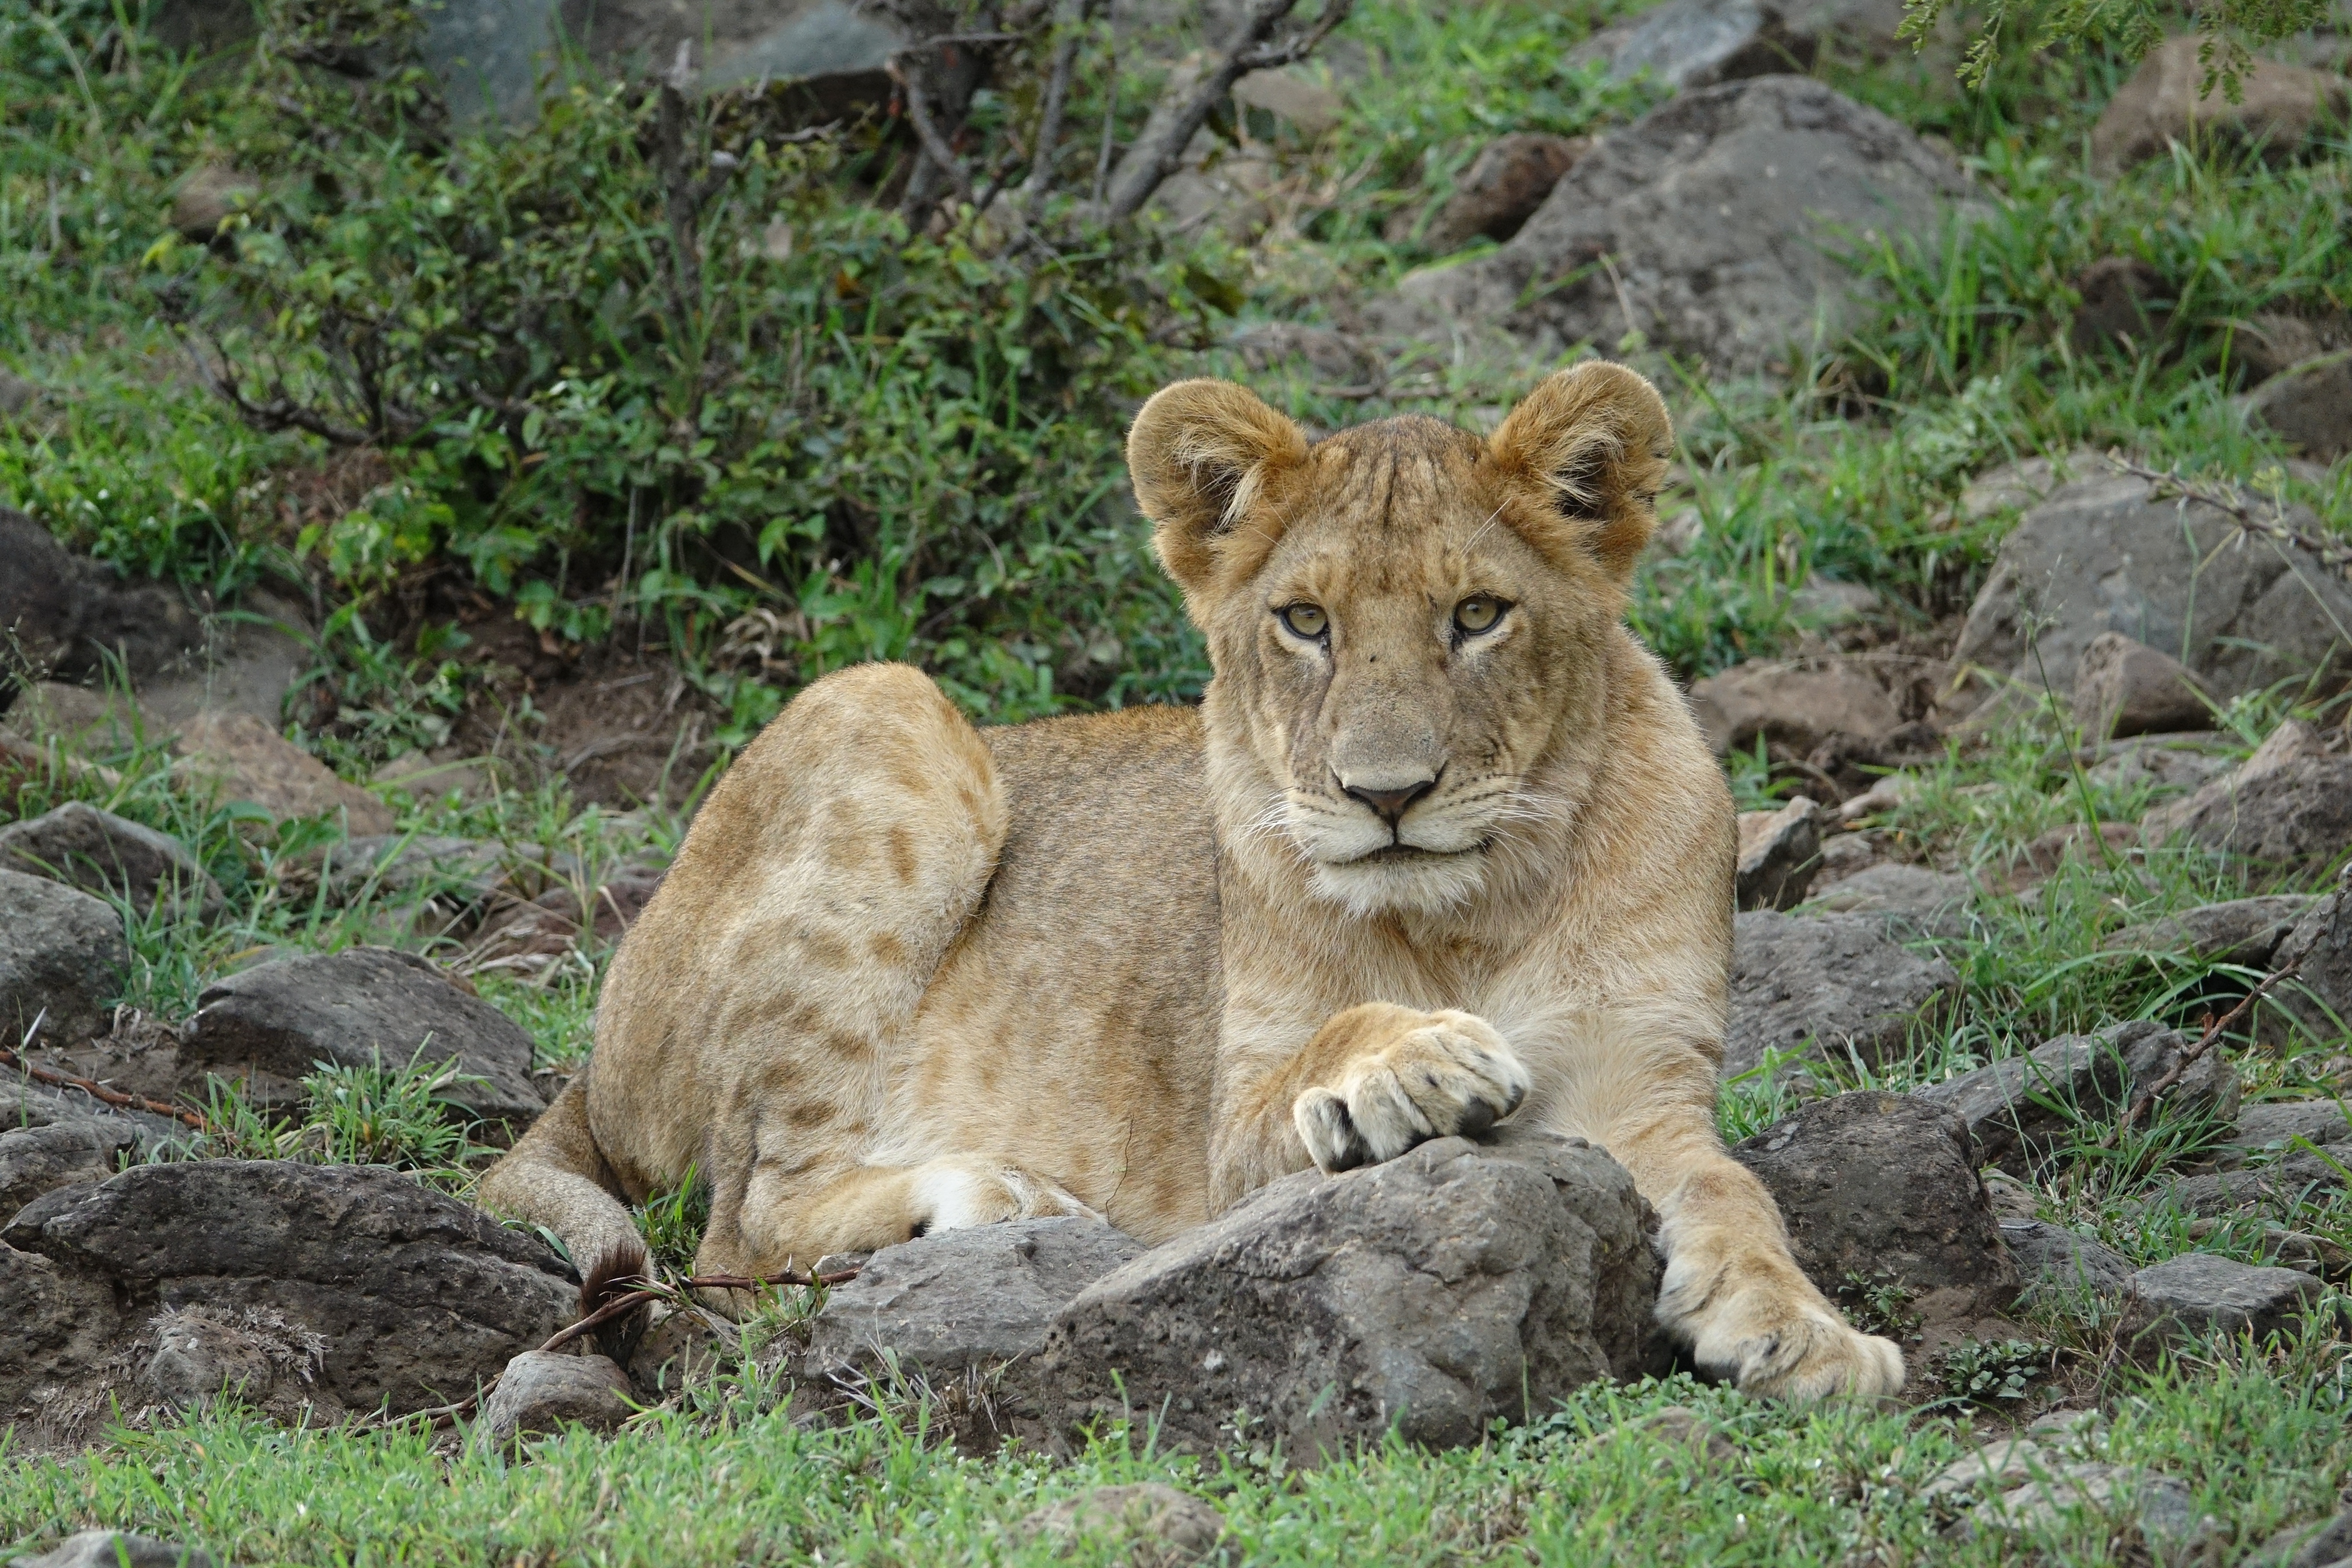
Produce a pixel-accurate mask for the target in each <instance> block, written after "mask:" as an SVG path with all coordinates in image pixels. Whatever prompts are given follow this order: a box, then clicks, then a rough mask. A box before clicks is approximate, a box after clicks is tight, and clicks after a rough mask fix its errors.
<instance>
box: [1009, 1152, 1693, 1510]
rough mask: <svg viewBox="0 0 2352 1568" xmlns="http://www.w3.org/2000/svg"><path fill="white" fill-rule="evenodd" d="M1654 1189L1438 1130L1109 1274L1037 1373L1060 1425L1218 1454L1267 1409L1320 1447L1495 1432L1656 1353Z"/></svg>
mask: <svg viewBox="0 0 2352 1568" xmlns="http://www.w3.org/2000/svg"><path fill="white" fill-rule="evenodd" d="M1648 1225H1649V1215H1648V1212H1647V1205H1644V1204H1643V1202H1642V1200H1641V1198H1640V1196H1639V1195H1638V1194H1636V1193H1635V1192H1634V1189H1633V1179H1632V1178H1631V1177H1630V1176H1629V1175H1627V1174H1626V1173H1625V1172H1624V1171H1623V1169H1622V1167H1620V1166H1619V1165H1617V1164H1616V1163H1615V1162H1613V1161H1612V1160H1611V1159H1610V1158H1609V1157H1608V1156H1607V1155H1605V1154H1603V1153H1601V1152H1600V1151H1598V1150H1596V1149H1593V1148H1591V1147H1590V1146H1589V1145H1587V1144H1585V1143H1583V1142H1581V1141H1580V1140H1568V1139H1557V1138H1550V1137H1547V1136H1545V1135H1542V1134H1539V1133H1529V1132H1523V1131H1512V1132H1511V1133H1509V1134H1507V1135H1506V1136H1505V1137H1503V1138H1501V1139H1499V1140H1498V1141H1497V1142H1496V1144H1494V1145H1492V1146H1488V1147H1480V1146H1478V1145H1475V1144H1472V1143H1469V1142H1465V1140H1462V1139H1459V1138H1442V1139H1435V1140H1433V1141H1431V1142H1427V1143H1423V1144H1422V1145H1421V1146H1420V1147H1419V1148H1417V1149H1414V1150H1412V1152H1408V1153H1406V1154H1404V1155H1402V1156H1401V1157H1399V1158H1397V1159H1395V1160H1391V1161H1389V1162H1388V1163H1384V1164H1380V1165H1373V1166H1370V1167H1367V1168H1365V1169H1362V1170H1358V1171H1351V1172H1349V1173H1346V1174H1344V1175H1340V1176H1334V1177H1326V1176H1323V1175H1321V1174H1318V1173H1315V1172H1312V1171H1308V1172H1302V1173H1299V1174H1297V1175H1295V1176H1289V1177H1286V1178H1284V1179H1283V1180H1281V1181H1278V1182H1275V1183H1273V1184H1269V1185H1267V1186H1265V1187H1263V1188H1261V1189H1259V1190H1258V1191H1257V1192H1256V1193H1255V1194H1251V1195H1250V1196H1249V1197H1247V1198H1244V1200H1243V1201H1242V1202H1241V1203H1240V1204H1239V1205H1236V1206H1235V1207H1234V1208H1233V1209H1231V1210H1229V1211H1228V1212H1226V1213H1225V1214H1223V1215H1220V1216H1219V1217H1218V1218H1216V1219H1214V1220H1213V1221H1211V1222H1210V1223H1209V1224H1207V1225H1205V1226H1201V1227H1199V1228H1198V1229H1196V1230H1193V1231H1191V1232H1188V1233H1187V1234H1185V1235H1183V1236H1181V1237H1178V1238H1177V1239H1175V1240H1174V1241H1171V1242H1169V1243H1168V1244H1166V1245H1165V1246H1162V1247H1158V1248H1156V1249H1154V1250H1153V1251H1150V1252H1148V1253H1146V1254H1144V1255H1143V1256H1142V1257H1140V1258H1137V1259H1135V1260H1134V1261H1133V1262H1131V1263H1129V1264H1128V1265H1126V1266H1125V1267H1124V1268H1120V1269H1118V1271H1117V1272H1115V1273H1113V1274H1110V1275H1108V1277H1106V1278H1104V1279H1101V1280H1098V1281H1097V1282H1096V1283H1095V1284H1094V1285H1093V1286H1091V1287H1089V1288H1088V1289H1087V1291H1086V1292H1085V1293H1084V1294H1083V1295H1081V1296H1080V1297H1079V1298H1078V1299H1077V1300H1076V1301H1075V1302H1073V1303H1072V1304H1071V1305H1070V1307H1069V1308H1068V1310H1066V1311H1065V1312H1064V1313H1063V1314H1062V1317H1061V1319H1060V1321H1057V1322H1056V1323H1055V1325H1054V1329H1053V1331H1052V1332H1051V1333H1050V1334H1049V1335H1048V1336H1047V1338H1046V1341H1045V1347H1044V1348H1043V1349H1042V1350H1040V1351H1039V1352H1037V1353H1036V1354H1035V1355H1034V1357H1032V1358H1031V1359H1030V1360H1028V1361H1027V1362H1024V1363H1017V1366H1016V1371H1017V1372H1018V1373H1020V1374H1021V1376H1022V1384H1023V1387H1024V1391H1025V1392H1026V1393H1027V1395H1028V1397H1029V1399H1030V1401H1031V1403H1032V1404H1033V1405H1034V1407H1035V1408H1036V1409H1037V1411H1038V1412H1039V1414H1040V1415H1041V1417H1042V1419H1043V1420H1044V1422H1045V1426H1046V1429H1047V1431H1048V1433H1049V1434H1050V1435H1052V1436H1053V1437H1054V1438H1055V1439H1056V1440H1062V1439H1066V1438H1068V1437H1069V1436H1071V1435H1073V1434H1075V1433H1076V1432H1077V1431H1079V1430H1080V1429H1082V1428H1085V1427H1087V1426H1091V1425H1094V1424H1096V1423H1098V1422H1102V1421H1106V1420H1113V1419H1118V1418H1120V1417H1122V1416H1123V1415H1128V1414H1129V1413H1130V1412H1131V1413H1132V1414H1133V1415H1135V1417H1136V1418H1138V1419H1139V1420H1150V1421H1154V1422H1156V1423H1158V1424H1159V1432H1160V1443H1161V1445H1162V1446H1163V1447H1173V1448H1176V1449H1178V1450H1181V1451H1185V1452H1206V1451H1210V1450H1213V1449H1215V1448H1218V1447H1223V1446H1224V1445H1226V1444H1227V1443H1229V1442H1231V1441H1232V1426H1233V1424H1234V1422H1235V1421H1236V1420H1237V1419H1241V1420H1244V1421H1245V1423H1246V1424H1247V1425H1248V1426H1249V1430H1250V1434H1251V1440H1253V1441H1268V1442H1273V1441H1278V1442H1280V1443H1281V1445H1282V1447H1283V1451H1284V1453H1285V1454H1286V1455H1287V1456H1289V1457H1290V1458H1292V1459H1293V1460H1294V1461H1296V1462H1303V1463H1310V1464H1311V1463H1315V1462H1317V1461H1318V1459H1320V1458H1328V1457H1331V1456H1333V1455H1336V1454H1339V1453H1343V1452H1346V1451H1348V1450H1349V1449H1352V1448H1354V1447H1357V1446H1359V1445H1361V1444H1366V1443H1376V1442H1378V1441H1380V1440H1381V1438H1382V1436H1385V1435H1386V1434H1387V1433H1388V1432H1389V1431H1390V1430H1391V1427H1393V1428H1394V1429H1395V1430H1397V1431H1398V1432H1400V1433H1401V1434H1402V1436H1403V1437H1404V1438H1405V1439H1406V1440H1407V1441H1409V1442H1412V1443H1416V1444H1422V1445H1426V1446H1430V1447H1452V1446H1458V1445H1463V1444H1470V1443H1475V1442H1477V1441H1478V1440H1479V1439H1480V1436H1481V1435H1482V1434H1483V1433H1484V1431H1485V1430H1486V1425H1487V1423H1488V1422H1489V1421H1491V1420H1493V1419H1495V1418H1496V1417H1504V1418H1508V1419H1512V1420H1521V1419H1525V1418H1527V1417H1528V1416H1529V1415H1535V1414H1538V1413H1540V1412H1542V1411H1544V1410H1546V1409H1549V1407H1550V1404H1551V1401H1552V1400H1554V1399H1555V1398H1558V1397H1559V1396H1561V1395H1563V1394H1566V1393H1568V1391H1570V1389H1573V1388H1576V1387H1578V1386H1580V1385H1581V1384H1585V1383H1588V1382H1591V1380H1593V1379H1594V1378H1600V1377H1624V1376H1630V1375H1632V1374H1633V1373H1635V1372H1636V1371H1638V1370H1639V1368H1640V1366H1641V1364H1642V1356H1643V1341H1644V1339H1645V1337H1646V1335H1647V1331H1648V1327H1649V1319H1650V1314H1651V1311H1652V1309H1653V1306H1654V1301H1655V1300H1656V1290H1657V1269H1658V1265H1657V1259H1656V1257H1655V1255H1654V1252H1653V1251H1652V1248H1651V1243H1650V1239H1649V1235H1648Z"/></svg>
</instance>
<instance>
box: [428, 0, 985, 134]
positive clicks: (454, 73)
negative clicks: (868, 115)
mask: <svg viewBox="0 0 2352 1568" xmlns="http://www.w3.org/2000/svg"><path fill="white" fill-rule="evenodd" d="M950 30H952V29H950V28H946V27H941V28H938V29H936V31H940V32H946V31H950ZM908 36H909V33H908V29H907V28H906V27H904V26H902V25H901V24H900V23H899V22H898V20H897V19H896V18H895V17H894V16H893V15H892V14H891V12H890V11H889V10H887V9H885V8H881V7H872V6H859V5H849V4H845V3H844V0H784V3H783V4H781V5H752V4H741V3H736V0H711V3H709V4H701V5H682V4H677V3H674V0H596V3H589V0H455V3H453V4H451V5H446V6H444V7H441V8H438V9H436V10H435V11H434V12H433V13H432V14H431V15H430V16H429V18H428V21H427V25H426V27H425V37H424V39H423V41H422V44H421V46H420V50H419V52H420V54H421V55H422V57H423V58H424V60H425V64H426V66H427V67H428V68H430V69H431V70H432V71H433V73H434V75H435V76H436V78H437V79H439V80H440V82H441V85H442V88H443V90H444V91H445V92H446V94H447V95H448V99H449V102H450V106H451V108H452V110H454V111H455V112H456V113H457V115H458V116H459V118H460V119H461V120H465V121H478V120H482V119H499V120H504V121H508V122H509V123H513V124H520V123H527V122H528V121H530V120H532V119H533V118H535V117H536V115H537V113H538V84H539V79H540V78H541V75H542V73H544V72H545V71H547V70H548V69H549V68H550V67H551V66H552V65H554V64H555V63H556V61H557V56H558V47H557V40H558V38H559V37H562V38H565V39H568V40H570V41H571V42H572V44H573V46H574V47H576V48H577V49H578V50H579V51H580V58H584V60H585V62H586V63H587V65H588V66H589V67H590V68H593V70H595V71H597V72H601V73H604V74H608V75H614V76H635V75H643V74H647V73H652V72H667V71H668V70H669V69H670V68H671V67H672V66H673V65H674V64H675V63H676V62H677V58H678V57H679V51H680V46H684V47H685V50H686V58H687V60H688V65H689V68H690V70H691V72H692V79H693V80H694V81H695V82H696V84H697V85H698V86H700V87H702V88H705V89H712V88H721V87H735V86H740V85H742V84H746V83H751V82H758V81H790V80H798V79H811V78H814V79H826V78H836V77H845V76H879V75H880V74H881V70H882V67H883V65H884V63H885V62H886V61H887V60H888V58H890V56H891V55H892V54H893V53H895V52H896V51H898V49H900V48H903V47H905V46H906V43H907V40H908ZM558 79H559V80H561V79H562V74H561V73H559V75H558ZM884 85H885V90H886V91H887V79H885V84H884ZM969 90H970V89H966V91H967V93H968V92H969Z"/></svg>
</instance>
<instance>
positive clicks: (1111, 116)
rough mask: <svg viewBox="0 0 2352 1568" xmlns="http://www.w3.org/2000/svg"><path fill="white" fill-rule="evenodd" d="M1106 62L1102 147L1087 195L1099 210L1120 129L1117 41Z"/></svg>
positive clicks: (1096, 159) (1107, 184) (1107, 182)
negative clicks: (1111, 156) (1106, 84)
mask: <svg viewBox="0 0 2352 1568" xmlns="http://www.w3.org/2000/svg"><path fill="white" fill-rule="evenodd" d="M1105 64H1106V65H1107V66H1108V69H1107V70H1106V71H1105V72H1104V73H1103V74H1104V76H1105V78H1106V79H1108V86H1107V87H1106V88H1105V89H1103V122H1102V148H1101V150H1100V151H1099V152H1097V153H1096V154H1095V183H1094V186H1093V190H1092V192H1091V194H1090V195H1088V197H1087V200H1089V201H1090V202H1092V203H1093V204H1094V205H1095V207H1096V209H1097V211H1099V210H1100V209H1101V207H1102V205H1103V192H1104V191H1105V190H1106V189H1108V187H1109V184H1110V155H1111V153H1112V151H1113V150H1114V149H1115V148H1116V147H1117V145H1118V141H1117V138H1116V136H1115V135H1114V134H1113V133H1114V132H1116V131H1117V130H1118V45H1117V44H1116V43H1114V44H1112V45H1111V47H1110V56H1109V58H1108V60H1107V61H1105Z"/></svg>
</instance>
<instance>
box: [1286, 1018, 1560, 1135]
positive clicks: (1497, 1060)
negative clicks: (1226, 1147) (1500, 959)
mask: <svg viewBox="0 0 2352 1568" xmlns="http://www.w3.org/2000/svg"><path fill="white" fill-rule="evenodd" d="M1380 1012H1381V1016H1380V1017H1378V1018H1377V1020H1375V1021H1372V1022H1371V1023H1370V1025H1369V1032H1370V1035H1371V1037H1370V1038H1369V1039H1368V1040H1367V1041H1365V1042H1364V1045H1363V1047H1362V1048H1361V1049H1360V1050H1358V1051H1357V1052H1355V1053H1354V1054H1353V1055H1351V1056H1350V1057H1349V1058H1347V1060H1346V1061H1345V1063H1344V1064H1343V1065H1342V1066H1341V1068H1340V1069H1339V1079H1338V1081H1337V1082H1336V1083H1334V1084H1332V1085H1331V1086H1330V1087H1328V1088H1325V1087H1322V1086H1318V1087H1316V1088H1314V1089H1307V1090H1306V1091H1305V1092H1304V1093H1302V1094H1300V1095H1299V1097H1298V1098H1297V1100H1295V1101H1293V1102H1292V1104H1291V1108H1290V1119H1291V1121H1292V1122H1293V1124H1294V1125H1296V1126H1297V1129H1298V1136H1299V1137H1300V1138H1301V1139H1303V1140H1304V1141H1305V1142H1306V1144H1307V1153H1308V1154H1309V1155H1311V1156H1312V1157H1313V1158H1314V1161H1315V1163H1316V1164H1318V1166H1320V1167H1322V1168H1323V1169H1324V1170H1325V1171H1347V1170H1352V1169H1354V1168H1355V1167H1356V1166H1358V1165H1361V1164H1365V1163H1378V1162H1380V1161H1382V1160H1393V1159H1395V1158H1396V1157H1397V1156H1398V1155H1399V1154H1402V1153H1403V1152H1405V1151H1406V1150H1408V1149H1410V1148H1412V1146H1413V1145H1414V1144H1416V1143H1419V1142H1423V1141H1424V1140H1426V1139H1430V1138H1441V1137H1448V1136H1452V1135H1454V1134H1457V1133H1458V1134H1460V1135H1462V1136H1464V1137H1471V1138H1475V1137H1476V1136H1477V1135H1478V1134H1479V1133H1481V1132H1484V1131H1486V1129H1487V1128H1489V1127H1492V1126H1493V1125H1494V1124H1495V1123H1496V1121H1500V1120H1502V1119H1503V1118H1504V1117H1506V1116H1508V1115H1509V1114H1510V1113H1511V1112H1512V1111H1514V1110H1517V1109H1518V1108H1519V1102H1520V1101H1521V1100H1525V1099H1526V1098H1527V1097H1528V1069H1527V1068H1526V1067H1525V1066H1523V1065H1522V1064H1521V1063H1520V1061H1519V1058H1518V1057H1517V1054H1516V1053H1515V1052H1513V1051H1512V1049H1511V1047H1508V1046H1507V1045H1505V1044H1504V1043H1503V1037H1502V1036H1500V1035H1498V1034H1496V1032H1495V1027H1494V1026H1493V1025H1491V1024H1489V1023H1487V1022H1486V1020H1485V1019H1484V1018H1480V1017H1475V1016H1472V1015H1471V1014H1468V1013H1456V1012H1452V1011H1447V1012H1441V1013H1417V1012H1413V1011H1412V1010H1410V1009H1408V1008H1403V1007H1385V1008H1381V1010H1380Z"/></svg>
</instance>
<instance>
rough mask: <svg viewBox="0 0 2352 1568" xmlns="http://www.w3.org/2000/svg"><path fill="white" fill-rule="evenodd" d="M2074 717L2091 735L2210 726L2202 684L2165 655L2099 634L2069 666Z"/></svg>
mask: <svg viewBox="0 0 2352 1568" xmlns="http://www.w3.org/2000/svg"><path fill="white" fill-rule="evenodd" d="M2074 718H2075V721H2077V722H2078V723H2080V724H2081V725H2082V726H2083V728H2084V730H2085V731H2087V732H2088V733H2089V734H2090V735H2092V736H2093V737H2094V738H2095V739H2097V740H2106V739H2108V738H2110V737H2112V736H2116V735H2145V734H2147V733H2149V732H2151V731H2161V732H2164V733H2177V732H2178V731H2183V730H2202V729H2209V728H2210V727H2211V725H2212V722H2213V708H2212V704H2211V700H2210V695H2209V694H2208V693H2207V692H2206V690H2205V683H2204V682H2203V681H2201V680H2200V679H2197V676H2196V673H2195V672H2194V671H2193V670H2191V669H2189V667H2188V666H2186V665H2184V664H2182V663H2181V662H2180V661H2179V659H2177V658H2173V657H2172V656H2171V655H2170V654H2168V653H2164V652H2161V651H2159V650H2158V649H2156V648H2152V647H2148V646H2147V644H2146V643H2140V642H2134V641H2133V640H2132V639H2131V638H2129V637H2126V636H2124V635H2123V633H2121V632H2101V633H2100V634H2099V635H2098V636H2097V637H2093V638H2092V639H2091V640H2090V642H2089V643H2088V644H2087V645H2086V646H2085V647H2084V649H2083V656H2082V658H2080V659H2079V660H2077V661H2076V663H2075V666H2074Z"/></svg>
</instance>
